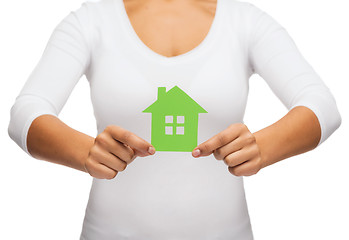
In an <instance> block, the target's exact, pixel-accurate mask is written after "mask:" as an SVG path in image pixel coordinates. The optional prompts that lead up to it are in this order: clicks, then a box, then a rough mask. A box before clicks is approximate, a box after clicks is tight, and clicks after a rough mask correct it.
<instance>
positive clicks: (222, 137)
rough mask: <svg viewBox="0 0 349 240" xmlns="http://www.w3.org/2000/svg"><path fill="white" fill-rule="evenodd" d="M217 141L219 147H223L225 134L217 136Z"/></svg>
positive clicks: (225, 138) (225, 139)
mask: <svg viewBox="0 0 349 240" xmlns="http://www.w3.org/2000/svg"><path fill="white" fill-rule="evenodd" d="M218 141H219V145H220V146H223V145H225V143H226V141H227V137H226V135H225V134H219V135H218Z"/></svg>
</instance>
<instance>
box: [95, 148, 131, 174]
mask: <svg viewBox="0 0 349 240" xmlns="http://www.w3.org/2000/svg"><path fill="white" fill-rule="evenodd" d="M99 157H100V158H99V159H98V160H99V162H100V163H102V164H104V165H105V166H107V167H109V168H111V169H113V170H115V171H118V172H122V171H124V170H125V169H126V167H127V162H124V161H122V160H121V159H120V158H118V157H117V156H115V155H113V154H111V153H108V152H101V153H100V156H99Z"/></svg>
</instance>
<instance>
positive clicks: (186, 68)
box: [8, 0, 341, 240]
mask: <svg viewBox="0 0 349 240" xmlns="http://www.w3.org/2000/svg"><path fill="white" fill-rule="evenodd" d="M252 74H259V75H260V76H261V77H262V78H263V79H264V80H265V81H266V82H267V83H268V85H269V86H270V88H271V89H272V90H273V92H274V93H275V94H276V96H277V97H278V98H279V99H280V100H281V101H282V103H283V104H284V105H285V106H286V107H287V109H289V110H290V109H292V108H294V107H296V106H305V107H308V108H309V109H311V110H312V111H313V112H314V113H315V114H316V116H317V118H318V120H319V122H320V126H321V140H320V143H319V144H321V143H322V142H324V141H325V140H326V139H327V138H328V137H329V136H330V135H331V134H332V133H333V132H334V131H335V130H336V129H337V128H338V127H339V125H340V123H341V117H340V114H339V112H338V110H337V106H336V102H335V99H334V98H333V96H332V94H331V92H330V91H329V89H328V88H327V87H326V85H325V84H324V82H323V81H322V80H321V79H320V77H319V76H318V75H317V73H316V72H315V71H314V70H313V68H312V67H311V66H310V65H309V63H308V62H307V61H306V60H305V59H304V58H303V56H302V55H301V53H300V52H299V50H298V49H297V47H296V45H295V43H294V41H293V40H292V39H291V37H290V36H289V34H288V33H287V31H286V30H285V29H284V28H283V27H282V26H281V25H280V24H278V23H277V22H276V21H275V20H274V19H273V18H272V17H271V16H270V15H268V14H267V13H265V12H264V11H262V10H260V9H259V8H257V7H256V6H254V5H253V4H250V3H247V2H241V1H236V0H218V2H217V8H216V14H215V17H214V21H213V23H212V25H211V28H210V31H209V33H208V34H207V36H206V38H205V39H204V40H203V41H202V42H201V43H200V44H199V45H198V46H196V47H195V48H194V49H192V50H191V51H189V52H187V53H184V54H181V55H179V56H175V57H165V56H163V55H160V54H158V53H156V52H154V51H153V50H151V49H150V48H149V47H148V46H146V45H145V44H144V43H143V42H142V41H141V39H140V38H139V37H138V36H137V34H136V32H135V31H134V29H133V27H132V25H131V23H130V21H129V18H128V16H127V13H126V10H125V6H124V4H123V1H122V0H101V1H99V2H84V3H83V4H82V5H81V7H80V8H79V9H76V10H75V11H72V12H70V13H69V14H68V15H67V16H66V17H65V18H64V19H63V20H62V21H61V22H60V23H59V24H58V25H57V27H56V28H55V29H54V31H53V33H52V35H51V37H50V39H49V41H48V44H47V46H46V48H45V50H44V52H43V55H42V57H41V59H40V61H39V62H38V64H37V66H36V67H35V69H34V70H33V71H32V73H31V74H30V76H29V78H28V80H27V82H26V83H25V85H24V87H23V89H22V90H21V92H20V94H19V96H18V97H17V99H16V101H15V103H14V105H13V107H12V109H11V120H10V124H9V129H8V130H9V135H10V136H11V138H12V139H13V140H14V141H15V142H16V143H17V144H18V145H19V146H20V147H21V148H22V149H23V150H24V151H26V152H27V153H28V154H29V155H30V153H29V152H28V149H27V145H26V139H27V132H28V129H29V127H30V125H31V123H32V121H33V120H34V119H35V118H37V117H38V116H40V115H43V114H52V115H54V116H58V115H59V113H60V111H61V109H62V107H63V106H64V104H65V103H66V101H67V99H68V97H69V95H70V93H71V91H72V90H73V88H74V86H75V85H76V83H77V82H78V81H79V79H80V78H81V77H82V76H83V75H85V76H86V78H87V79H88V81H89V84H90V88H91V99H92V104H93V108H94V114H95V118H96V123H97V129H98V133H100V132H102V131H103V130H104V128H105V127H106V126H107V125H110V124H114V125H119V126H121V127H123V128H125V129H127V130H129V131H131V132H133V133H135V134H137V135H138V136H139V137H141V138H143V139H145V140H147V141H148V142H151V143H152V144H153V145H154V146H155V148H156V150H157V152H156V153H155V155H151V156H148V157H146V158H137V159H136V160H135V161H133V162H132V163H131V164H129V165H128V167H127V169H126V170H125V171H123V172H119V173H118V175H117V176H116V177H115V179H113V180H102V179H95V178H94V179H93V184H92V188H91V193H90V198H89V202H88V205H87V208H86V214H85V219H84V223H83V229H82V233H81V239H83V240H93V239H98V240H102V239H103V240H104V239H134V240H135V239H141V240H144V239H152V240H160V239H161V240H164V239H167V240H172V239H176V240H177V239H181V240H194V239H200V240H202V239H207V240H212V239H222V240H223V239H224V240H228V239H229V240H233V239H237V240H250V239H253V234H252V230H251V225H250V219H249V214H248V209H247V205H246V200H245V193H244V187H243V178H242V177H236V176H234V175H232V174H231V173H229V172H228V170H227V166H226V165H225V164H224V163H223V161H217V160H216V159H215V158H214V156H213V155H212V154H211V155H210V156H207V157H201V158H200V160H198V159H195V158H194V157H192V155H191V150H192V149H193V148H194V147H195V146H196V145H197V144H199V143H201V142H204V141H206V140H207V139H209V138H211V137H212V136H214V135H216V134H217V133H219V132H221V131H223V130H224V129H225V128H227V127H228V126H229V125H230V124H232V123H237V122H243V117H244V112H245V106H246V101H247V97H248V89H249V78H250V77H251V75H252Z"/></svg>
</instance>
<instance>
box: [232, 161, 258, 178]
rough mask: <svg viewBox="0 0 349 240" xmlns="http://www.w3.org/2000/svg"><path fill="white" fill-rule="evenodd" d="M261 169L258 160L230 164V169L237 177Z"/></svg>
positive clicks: (252, 173) (251, 173) (254, 172)
mask: <svg viewBox="0 0 349 240" xmlns="http://www.w3.org/2000/svg"><path fill="white" fill-rule="evenodd" d="M259 170H260V168H259V167H258V162H257V161H254V160H250V161H247V162H244V163H242V164H240V165H237V166H235V167H230V166H228V171H229V172H230V173H231V174H233V175H235V176H237V177H240V176H251V175H254V174H256V173H258V171H259Z"/></svg>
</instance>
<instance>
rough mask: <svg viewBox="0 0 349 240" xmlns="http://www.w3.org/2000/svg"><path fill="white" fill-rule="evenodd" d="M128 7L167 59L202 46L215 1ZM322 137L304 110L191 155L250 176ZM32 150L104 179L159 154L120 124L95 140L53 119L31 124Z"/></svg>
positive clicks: (238, 129)
mask: <svg viewBox="0 0 349 240" xmlns="http://www.w3.org/2000/svg"><path fill="white" fill-rule="evenodd" d="M124 4H125V8H126V11H127V14H128V16H129V19H130V22H131V23H132V26H133V28H134V30H135V31H136V33H137V34H138V36H139V38H140V39H142V41H143V42H144V43H145V44H146V45H147V46H148V47H149V48H150V49H152V50H153V51H154V52H156V53H158V54H161V55H163V56H167V57H173V56H177V55H180V54H183V53H185V52H188V51H190V50H192V49H193V48H195V47H196V46H197V45H199V43H200V42H201V41H202V40H203V39H204V38H205V36H206V35H207V33H208V31H209V29H210V26H211V23H212V20H213V18H214V14H215V10H216V1H215V0H212V1H211V0H190V1H189V0H176V1H174V0H142V1H138V0H124ZM192 29H198V30H197V31H195V32H192ZM320 138H321V128H320V124H319V121H318V119H317V117H316V115H315V114H314V113H313V112H312V111H311V110H310V109H308V108H306V107H303V106H299V107H295V108H293V109H292V110H291V111H289V112H288V113H287V114H286V115H285V116H284V117H283V118H281V119H280V120H279V121H277V122H275V123H274V124H272V125H270V126H268V127H266V128H264V129H261V130H260V131H258V132H255V133H251V132H250V130H249V129H248V127H247V126H246V125H244V124H243V123H234V124H231V125H230V126H229V127H228V128H226V129H225V130H223V131H222V132H219V133H217V134H216V135H215V136H213V137H211V138H210V139H208V140H206V141H205V142H203V143H201V144H199V145H198V146H197V147H195V148H194V149H193V151H192V156H193V157H195V158H199V157H204V156H208V155H210V154H213V155H214V157H215V158H216V159H217V160H223V162H224V163H225V164H226V165H227V167H228V171H229V172H230V173H231V174H233V175H235V176H251V175H254V174H256V173H257V172H259V171H260V170H261V169H262V168H264V167H266V166H269V165H271V164H274V163H276V162H278V161H280V160H283V159H286V158H288V157H291V156H294V155H297V154H301V153H304V152H307V151H310V150H312V149H314V148H315V147H316V146H317V144H318V143H319V141H320ZM27 147H28V150H29V152H30V154H31V155H32V156H33V157H35V158H37V159H42V160H46V161H49V162H52V163H56V164H61V165H65V166H67V167H71V168H75V169H77V170H80V171H84V172H86V173H89V174H90V175H91V176H93V177H96V178H100V179H113V178H115V177H116V175H117V173H118V172H119V171H124V170H125V169H126V168H127V165H128V164H130V163H132V162H133V160H134V159H135V158H136V157H146V156H149V155H153V154H155V149H154V147H153V146H152V145H151V144H150V143H149V142H147V141H146V140H144V139H142V138H140V137H139V136H137V135H136V134H134V133H132V132H130V131H128V130H127V129H124V128H122V127H120V126H115V125H110V126H107V127H106V128H105V129H104V131H103V132H101V133H100V134H99V135H97V136H96V137H95V138H93V137H91V136H88V135H86V134H84V133H81V132H79V131H77V130H75V129H73V128H71V127H69V126H68V125H66V124H65V123H64V122H62V121H61V120H60V119H59V118H57V117H55V116H52V115H42V116H39V117H38V118H36V119H35V120H34V121H33V122H32V124H31V126H30V128H29V131H28V136H27Z"/></svg>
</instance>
